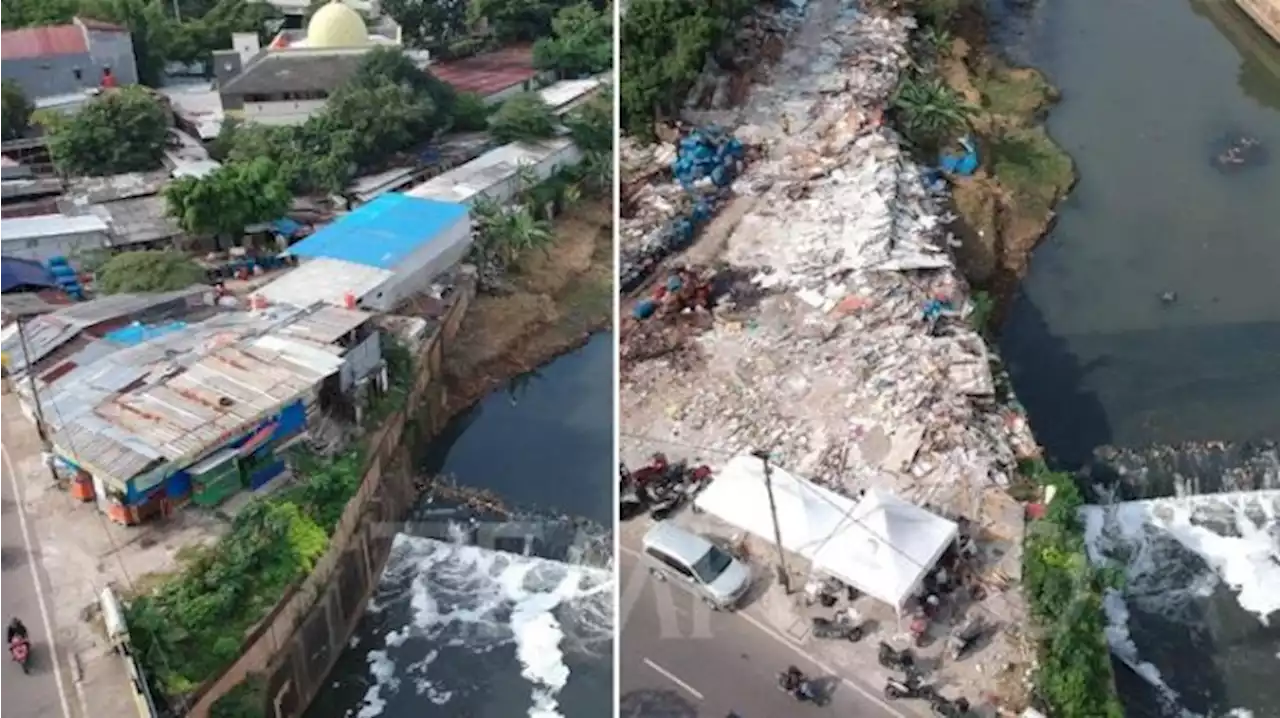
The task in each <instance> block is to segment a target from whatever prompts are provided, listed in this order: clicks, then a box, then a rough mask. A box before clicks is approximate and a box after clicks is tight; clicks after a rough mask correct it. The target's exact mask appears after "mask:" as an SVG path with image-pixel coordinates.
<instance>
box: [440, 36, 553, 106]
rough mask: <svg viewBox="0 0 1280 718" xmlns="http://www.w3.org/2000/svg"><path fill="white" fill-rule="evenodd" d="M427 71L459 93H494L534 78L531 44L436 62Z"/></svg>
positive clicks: (536, 73) (536, 72)
mask: <svg viewBox="0 0 1280 718" xmlns="http://www.w3.org/2000/svg"><path fill="white" fill-rule="evenodd" d="M427 70H428V71H430V72H431V74H432V75H435V76H436V77H437V78H439V79H440V80H442V81H444V82H447V83H449V84H450V85H452V86H453V88H454V89H455V90H457V91H459V92H474V93H476V94H477V95H480V96H481V97H486V96H488V95H493V94H497V93H499V92H501V91H503V90H505V89H507V88H509V87H512V86H515V85H519V84H522V83H525V82H528V81H529V80H532V79H533V78H534V77H537V75H538V71H537V70H535V69H534V67H533V47H532V46H531V45H522V46H519V47H508V48H504V49H502V50H495V51H493V52H486V53H482V54H479V55H473V56H472V57H467V58H463V59H461V60H451V61H448V62H439V63H435V64H433V65H430V66H429V67H427Z"/></svg>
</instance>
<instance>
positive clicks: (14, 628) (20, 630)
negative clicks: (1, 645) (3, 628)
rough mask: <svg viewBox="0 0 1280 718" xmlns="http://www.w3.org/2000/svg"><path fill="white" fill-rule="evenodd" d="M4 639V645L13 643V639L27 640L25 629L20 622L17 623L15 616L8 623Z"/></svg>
mask: <svg viewBox="0 0 1280 718" xmlns="http://www.w3.org/2000/svg"><path fill="white" fill-rule="evenodd" d="M5 637H6V640H5V643H13V639H14V638H21V639H22V640H24V641H25V640H27V627H26V626H24V625H22V621H19V620H18V617H17V616H14V617H13V620H12V621H9V631H8V633H7V634H6V636H5Z"/></svg>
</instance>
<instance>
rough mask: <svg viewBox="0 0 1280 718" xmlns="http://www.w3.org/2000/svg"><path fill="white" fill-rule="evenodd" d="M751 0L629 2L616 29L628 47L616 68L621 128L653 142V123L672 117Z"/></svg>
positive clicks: (747, 10)
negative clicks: (617, 71)
mask: <svg viewBox="0 0 1280 718" xmlns="http://www.w3.org/2000/svg"><path fill="white" fill-rule="evenodd" d="M754 7H755V3H752V2H750V1H749V0H631V2H630V3H629V5H628V7H627V11H626V13H625V14H624V15H623V16H622V24H621V26H620V27H619V32H618V35H619V41H620V43H621V45H622V47H625V48H626V49H627V51H626V52H624V53H622V57H621V63H622V66H621V67H620V68H619V73H618V75H619V78H620V80H619V87H618V98H619V102H620V105H621V126H622V130H623V131H624V132H626V133H627V134H629V135H632V136H635V137H638V138H641V139H644V140H651V139H653V135H654V124H655V123H658V122H663V121H666V120H671V119H673V118H675V117H676V116H677V114H678V113H679V111H680V108H681V107H682V106H683V105H684V102H685V99H686V97H687V96H688V94H689V91H690V90H691V89H692V88H693V86H694V83H695V82H697V80H698V77H699V76H700V75H701V74H702V70H703V68H704V67H705V66H706V62H707V56H708V55H709V54H715V53H716V52H717V51H718V50H719V49H721V48H722V47H723V45H724V43H725V40H727V39H729V38H730V37H731V36H732V33H733V29H734V27H735V25H736V24H737V22H738V20H739V19H741V18H742V17H743V16H744V15H745V14H746V13H748V12H750V11H751V10H752V9H753V8H754Z"/></svg>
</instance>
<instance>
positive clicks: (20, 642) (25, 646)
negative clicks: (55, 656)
mask: <svg viewBox="0 0 1280 718" xmlns="http://www.w3.org/2000/svg"><path fill="white" fill-rule="evenodd" d="M9 656H10V657H12V658H13V660H14V661H15V662H16V663H17V664H18V665H19V666H21V667H22V672H23V673H27V672H29V671H30V667H29V666H28V659H29V658H30V657H31V642H30V641H28V640H27V639H25V638H15V639H13V641H11V642H10V643H9Z"/></svg>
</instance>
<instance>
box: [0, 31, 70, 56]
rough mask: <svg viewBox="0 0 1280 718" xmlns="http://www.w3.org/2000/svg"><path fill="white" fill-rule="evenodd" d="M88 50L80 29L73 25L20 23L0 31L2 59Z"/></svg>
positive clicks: (65, 53)
mask: <svg viewBox="0 0 1280 718" xmlns="http://www.w3.org/2000/svg"><path fill="white" fill-rule="evenodd" d="M88 52H89V43H88V41H87V40H86V38H85V36H84V31H83V30H81V29H80V28H78V27H76V26H75V25H53V26H50V27H24V28H22V29H21V30H5V31H4V33H3V35H0V57H2V58H3V59H5V60H28V59H35V58H40V57H56V56H58V55H82V54H86V53H88Z"/></svg>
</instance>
